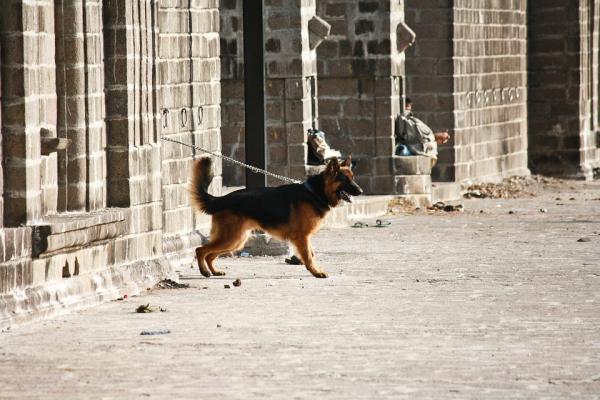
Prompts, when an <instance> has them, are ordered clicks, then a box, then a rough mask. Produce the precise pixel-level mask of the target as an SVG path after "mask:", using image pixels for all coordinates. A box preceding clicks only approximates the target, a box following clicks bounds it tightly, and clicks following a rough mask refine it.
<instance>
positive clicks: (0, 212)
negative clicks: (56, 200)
mask: <svg viewBox="0 0 600 400" xmlns="http://www.w3.org/2000/svg"><path fill="white" fill-rule="evenodd" d="M0 22H1V21H0ZM0 71H2V36H0ZM0 105H2V75H1V73H0ZM2 146H3V145H2V107H0V228H1V227H3V226H4V173H3V171H2V163H3V162H2Z"/></svg>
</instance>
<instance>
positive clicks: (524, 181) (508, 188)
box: [464, 176, 553, 199]
mask: <svg viewBox="0 0 600 400" xmlns="http://www.w3.org/2000/svg"><path fill="white" fill-rule="evenodd" d="M552 181H553V180H552V179H548V178H545V177H538V176H530V177H522V176H512V177H510V178H506V179H504V180H503V181H502V182H501V183H478V184H473V185H470V186H468V187H467V190H466V193H465V194H464V197H465V198H466V199H472V198H478V199H517V198H527V197H535V194H533V193H532V192H531V191H529V190H526V188H527V187H529V186H532V185H535V184H539V183H550V182H552Z"/></svg>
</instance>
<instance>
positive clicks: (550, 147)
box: [528, 0, 600, 179]
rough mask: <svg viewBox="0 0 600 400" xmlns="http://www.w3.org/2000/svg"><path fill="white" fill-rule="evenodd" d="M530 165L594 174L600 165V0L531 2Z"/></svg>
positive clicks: (579, 174) (562, 172) (546, 170)
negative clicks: (599, 44)
mask: <svg viewBox="0 0 600 400" xmlns="http://www.w3.org/2000/svg"><path fill="white" fill-rule="evenodd" d="M528 17H529V18H528V28H529V38H530V40H529V54H530V57H529V98H530V101H529V138H530V142H531V143H530V146H529V166H530V168H531V170H532V172H535V173H542V174H551V175H559V176H567V177H577V178H581V177H585V178H588V179H589V178H592V177H593V176H594V175H596V176H597V175H598V171H599V168H600V149H599V146H600V138H599V136H598V132H599V131H600V126H599V116H598V91H599V89H600V76H599V74H598V42H599V38H600V36H599V32H600V1H598V0H578V1H552V2H535V3H534V2H530V5H529V16H528Z"/></svg>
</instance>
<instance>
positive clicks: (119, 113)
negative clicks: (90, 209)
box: [103, 0, 160, 206]
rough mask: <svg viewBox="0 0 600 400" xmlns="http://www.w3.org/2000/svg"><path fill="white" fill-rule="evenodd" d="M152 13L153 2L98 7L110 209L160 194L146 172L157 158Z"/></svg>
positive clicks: (116, 1) (156, 178) (121, 0)
mask: <svg viewBox="0 0 600 400" xmlns="http://www.w3.org/2000/svg"><path fill="white" fill-rule="evenodd" d="M157 13H158V11H157V4H156V2H155V1H153V0H135V1H133V2H132V1H125V0H106V1H105V2H104V7H103V14H104V52H105V56H104V59H105V62H104V78H105V80H106V107H107V108H106V129H107V142H108V143H107V144H108V151H107V153H108V155H107V156H108V162H107V164H108V166H107V168H108V175H107V182H108V193H107V196H108V203H109V205H112V206H130V205H135V204H140V203H145V202H147V201H149V200H151V199H155V198H156V195H157V193H160V173H159V171H158V169H154V170H153V169H152V168H153V167H155V165H154V164H155V162H153V161H152V159H153V158H154V157H158V155H157V154H158V148H157V147H156V146H154V145H155V144H156V143H157V140H158V132H157V118H158V113H157V111H158V110H157V106H156V88H155V86H154V84H153V83H154V82H155V80H156V69H155V61H156V59H157V54H156V45H157V43H156V42H157V40H156V39H157V36H156V35H157V32H158V17H157ZM152 153H156V155H153V154H152ZM156 162H157V161H156ZM158 197H160V196H158Z"/></svg>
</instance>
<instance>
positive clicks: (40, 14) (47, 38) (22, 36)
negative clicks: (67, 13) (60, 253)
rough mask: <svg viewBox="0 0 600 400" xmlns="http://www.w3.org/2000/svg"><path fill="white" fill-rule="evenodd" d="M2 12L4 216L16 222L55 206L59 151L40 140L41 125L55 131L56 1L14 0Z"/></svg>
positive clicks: (7, 221)
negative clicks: (48, 150)
mask: <svg viewBox="0 0 600 400" xmlns="http://www.w3.org/2000/svg"><path fill="white" fill-rule="evenodd" d="M0 15H1V16H0V18H2V21H1V23H0V26H1V27H2V28H1V29H2V32H1V40H2V43H3V46H4V47H3V52H2V55H3V59H2V82H3V86H2V115H3V119H2V141H3V154H4V160H3V161H4V171H3V173H4V222H5V224H6V225H9V226H17V225H21V224H25V223H28V222H31V221H35V220H39V219H40V218H41V217H42V215H43V213H45V211H49V212H52V211H53V210H55V209H56V200H55V199H56V183H55V181H54V182H53V181H52V179H51V178H49V177H52V176H54V177H55V176H56V171H55V168H56V157H55V156H49V157H44V158H43V159H42V157H41V143H40V130H41V129H46V130H47V131H48V132H50V133H51V134H52V133H55V132H56V94H55V90H56V88H55V82H56V75H55V68H54V10H53V2H52V1H50V0H39V1H36V2H28V1H23V0H10V1H7V2H5V3H3V4H2V13H0ZM42 167H43V169H42ZM42 178H43V179H44V184H45V188H44V193H43V192H42ZM43 194H44V202H42V195H43ZM53 199H54V200H53Z"/></svg>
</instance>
